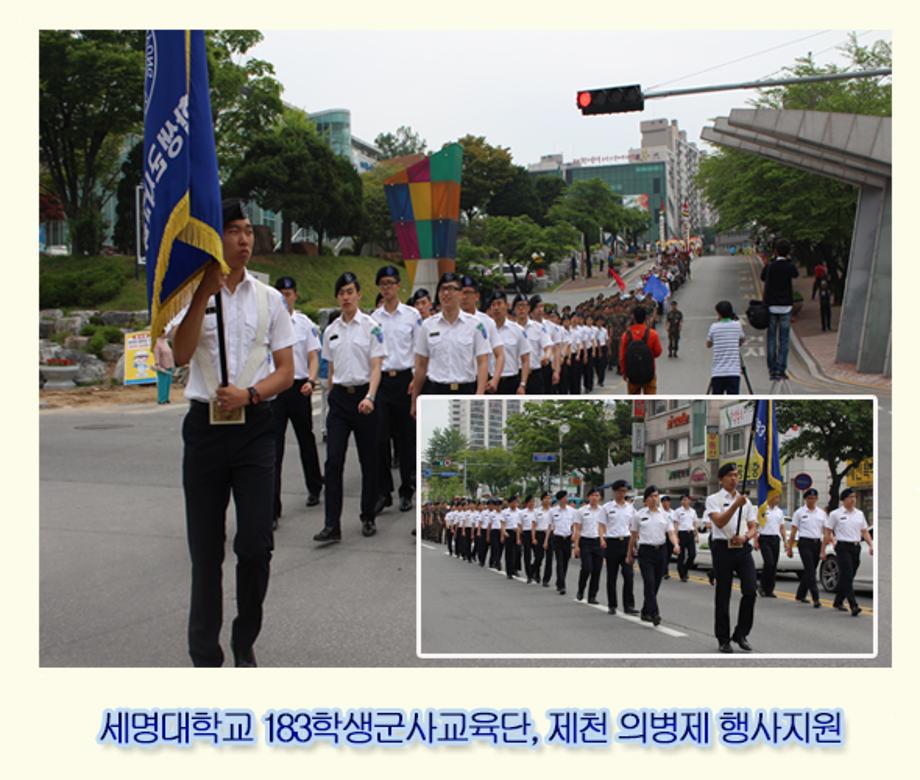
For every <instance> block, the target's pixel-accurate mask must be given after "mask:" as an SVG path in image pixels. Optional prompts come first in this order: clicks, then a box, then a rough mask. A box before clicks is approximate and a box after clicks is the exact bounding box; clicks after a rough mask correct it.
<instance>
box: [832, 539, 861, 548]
mask: <svg viewBox="0 0 920 780" xmlns="http://www.w3.org/2000/svg"><path fill="white" fill-rule="evenodd" d="M837 544H848V545H850V546H851V547H859V542H844V541H841V540H840V539H838V540H837Z"/></svg>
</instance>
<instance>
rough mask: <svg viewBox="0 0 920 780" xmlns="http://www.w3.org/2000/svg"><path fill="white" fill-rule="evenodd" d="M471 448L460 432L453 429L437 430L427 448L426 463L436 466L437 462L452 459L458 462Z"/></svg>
mask: <svg viewBox="0 0 920 780" xmlns="http://www.w3.org/2000/svg"><path fill="white" fill-rule="evenodd" d="M468 447H469V443H468V442H467V440H466V438H465V437H464V436H463V434H462V433H460V431H457V430H454V429H453V428H435V429H434V432H433V433H432V434H431V438H430V439H429V440H428V446H427V447H426V448H425V455H424V458H425V462H426V463H428V464H431V465H434V463H435V462H436V461H442V462H443V461H444V459H445V458H450V459H451V460H452V461H456V460H457V457H458V455H459V454H460V453H461V452H463V451H464V450H465V449H467V448H468Z"/></svg>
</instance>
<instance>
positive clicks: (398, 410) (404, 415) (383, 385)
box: [374, 369, 415, 498]
mask: <svg viewBox="0 0 920 780" xmlns="http://www.w3.org/2000/svg"><path fill="white" fill-rule="evenodd" d="M411 384H412V370H411V369H406V370H405V371H397V372H396V375H395V376H390V374H389V372H387V371H384V372H383V373H382V375H381V377H380V387H379V388H377V400H376V401H375V403H374V406H375V407H376V409H377V449H378V456H377V457H378V475H377V489H378V490H379V491H380V495H382V496H388V495H390V494H391V493H392V492H393V474H392V471H391V470H390V458H389V457H388V456H389V454H390V439H391V438H393V437H394V436H395V438H396V459H397V460H398V461H399V495H400V496H402V497H403V498H411V497H412V494H413V493H415V418H414V417H413V416H412V415H411V414H410V411H411V407H412V397H411V396H410V395H409V387H410V386H411Z"/></svg>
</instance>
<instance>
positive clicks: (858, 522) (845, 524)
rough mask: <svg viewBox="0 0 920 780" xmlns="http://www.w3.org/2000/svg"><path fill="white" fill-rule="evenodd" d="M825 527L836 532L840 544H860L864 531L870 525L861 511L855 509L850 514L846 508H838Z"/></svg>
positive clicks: (831, 514) (829, 517) (828, 518)
mask: <svg viewBox="0 0 920 780" xmlns="http://www.w3.org/2000/svg"><path fill="white" fill-rule="evenodd" d="M824 527H825V528H829V529H830V530H831V531H833V532H834V536H835V537H836V538H837V541H838V542H858V541H859V540H860V539H862V531H863V529H864V528H868V527H869V525H868V523H866V516H865V515H864V514H863V513H862V512H861V511H860V510H859V509H856V508H855V507H854V508H853V511H852V512H848V511H847V510H846V509H845V508H844V507H842V506H838V507H837V508H836V509H835V510H834V511H833V512H831V513H830V514H829V515H828V517H827V521H826V522H825V523H824Z"/></svg>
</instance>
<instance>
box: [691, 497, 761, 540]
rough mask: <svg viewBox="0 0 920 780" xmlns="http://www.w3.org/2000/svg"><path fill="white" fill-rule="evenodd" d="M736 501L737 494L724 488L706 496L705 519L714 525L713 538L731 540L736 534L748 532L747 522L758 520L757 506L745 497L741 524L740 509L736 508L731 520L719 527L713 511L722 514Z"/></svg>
mask: <svg viewBox="0 0 920 780" xmlns="http://www.w3.org/2000/svg"><path fill="white" fill-rule="evenodd" d="M734 501H735V496H733V495H732V494H731V493H729V492H728V491H727V490H725V489H724V488H723V489H722V490H720V491H719V492H718V493H713V494H712V495H711V496H708V497H707V498H706V511H705V512H704V513H703V519H704V520H706V521H707V522H709V523H711V525H712V529H711V530H712V538H713V540H715V539H722V540H724V541H728V540H730V539H731V538H732V537H733V536H735V535H739V534H740V535H741V536H743V535H744V534H746V533H747V530H748V527H747V524H748V523H749V522H750V523H756V522H757V507H755V506H754V505H753V504H752V503H751V501H750V499H748V498H745V499H744V505H743V506H742V507H741V510H740V511H741V524H740V526H739V524H738V510H737V509H736V510H735V514H734V515H732V517H731V518H730V519H729V521H728V522H727V523H726V524H725V525H724V526H723V527H722V528H719V526H717V525H716V524H715V522H713V520H712V513H713V512H715V513H716V514H719V515H720V514H722V513H723V512H724V511H725V510H726V509H728V508H729V507H730V506H731V505H732V504H733V503H734Z"/></svg>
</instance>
